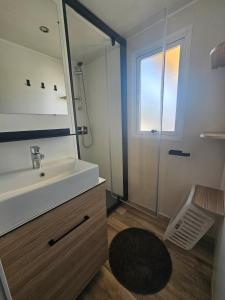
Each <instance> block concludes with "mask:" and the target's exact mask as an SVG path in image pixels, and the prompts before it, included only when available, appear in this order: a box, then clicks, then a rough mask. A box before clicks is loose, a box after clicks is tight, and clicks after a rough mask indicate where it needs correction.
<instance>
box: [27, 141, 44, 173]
mask: <svg viewBox="0 0 225 300" xmlns="http://www.w3.org/2000/svg"><path fill="white" fill-rule="evenodd" d="M30 153H31V160H32V164H33V169H40V167H41V161H42V160H43V159H44V157H45V156H44V154H42V153H40V147H39V146H31V147H30Z"/></svg>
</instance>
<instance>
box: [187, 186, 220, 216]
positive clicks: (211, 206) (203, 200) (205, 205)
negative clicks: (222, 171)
mask: <svg viewBox="0 0 225 300" xmlns="http://www.w3.org/2000/svg"><path fill="white" fill-rule="evenodd" d="M192 202H193V203H194V204H195V205H196V206H198V207H200V208H202V209H204V210H206V211H208V212H210V213H213V214H216V215H221V216H224V192H223V191H222V190H217V189H213V188H210V187H206V186H201V185H196V187H195V193H194V196H193V199H192Z"/></svg>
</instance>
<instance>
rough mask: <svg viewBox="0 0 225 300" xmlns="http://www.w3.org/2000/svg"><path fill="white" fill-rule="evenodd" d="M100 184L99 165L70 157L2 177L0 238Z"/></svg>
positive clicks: (0, 186)
mask: <svg viewBox="0 0 225 300" xmlns="http://www.w3.org/2000/svg"><path fill="white" fill-rule="evenodd" d="M98 182H99V168H98V166H97V165H95V164H92V163H88V162H85V161H82V160H78V159H73V158H67V159H62V160H58V161H53V162H49V163H45V164H43V166H42V168H41V169H36V170H34V169H27V170H23V171H19V172H12V173H8V174H5V175H0V236H1V235H3V234H5V233H7V232H9V231H11V230H13V229H15V228H16V227H18V226H20V225H22V224H24V223H26V222H28V221H29V220H32V219H34V218H35V217H37V216H39V215H41V214H43V213H45V212H47V211H49V210H51V209H53V208H54V207H56V206H58V205H60V204H62V203H64V202H66V201H68V200H70V199H72V198H74V197H76V196H78V195H79V194H81V193H83V192H85V191H87V190H88V189H90V188H92V187H94V186H95V185H97V184H98Z"/></svg>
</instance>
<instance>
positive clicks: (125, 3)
mask: <svg viewBox="0 0 225 300" xmlns="http://www.w3.org/2000/svg"><path fill="white" fill-rule="evenodd" d="M80 2H81V3H82V4H84V5H85V6H86V7H87V8H88V9H90V10H91V11H92V12H93V13H94V14H96V15H97V16H98V17H99V18H100V19H102V20H103V21H104V22H105V23H106V24H107V25H109V26H110V27H111V28H112V29H114V30H115V31H116V32H117V33H119V34H121V35H122V36H124V37H128V36H130V35H132V34H135V33H136V32H138V31H140V30H141V29H142V28H144V27H146V26H149V25H150V24H152V23H153V22H155V21H156V19H157V18H158V17H159V16H160V15H162V13H163V12H165V8H168V12H169V13H171V12H173V11H175V10H177V9H179V8H181V7H182V6H184V5H186V4H188V3H191V2H193V0H80Z"/></svg>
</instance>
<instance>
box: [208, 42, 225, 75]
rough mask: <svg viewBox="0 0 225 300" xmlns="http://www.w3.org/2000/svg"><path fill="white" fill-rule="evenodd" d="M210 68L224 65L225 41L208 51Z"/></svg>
mask: <svg viewBox="0 0 225 300" xmlns="http://www.w3.org/2000/svg"><path fill="white" fill-rule="evenodd" d="M210 56H211V65H212V69H217V68H219V67H225V42H223V43H221V44H219V45H218V46H216V47H215V48H213V49H212V51H211V52H210Z"/></svg>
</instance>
